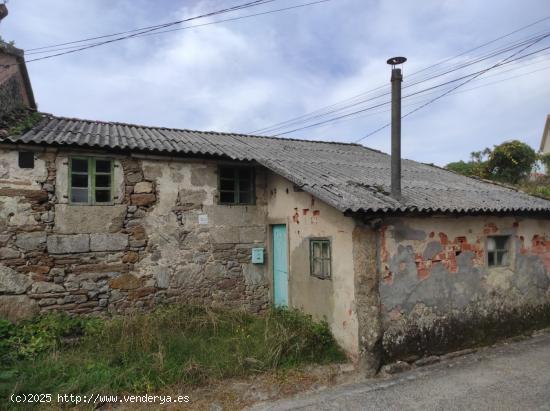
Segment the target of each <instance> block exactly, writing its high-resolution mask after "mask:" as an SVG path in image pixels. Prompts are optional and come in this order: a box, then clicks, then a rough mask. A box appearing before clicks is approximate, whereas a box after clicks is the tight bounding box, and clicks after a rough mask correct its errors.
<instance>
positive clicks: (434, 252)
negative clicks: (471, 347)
mask: <svg viewBox="0 0 550 411" xmlns="http://www.w3.org/2000/svg"><path fill="white" fill-rule="evenodd" d="M5 117H6V116H5ZM7 118H8V119H9V121H7V120H5V121H4V122H3V123H0V124H3V128H4V129H3V130H1V131H0V315H2V316H7V317H8V318H12V319H17V318H20V317H24V316H28V315H33V314H35V313H38V312H49V311H52V310H56V311H65V312H68V313H72V314H92V313H102V312H113V313H115V312H126V311H128V310H133V309H148V308H151V307H154V306H156V305H158V304H164V303H170V302H173V301H183V302H187V303H192V304H209V305H215V306H222V307H230V308H243V309H246V310H249V311H252V312H262V311H264V310H266V309H267V308H268V307H270V306H272V305H276V306H283V307H285V306H290V307H298V308H301V309H302V310H304V311H305V312H307V313H310V314H312V315H313V316H314V317H315V318H318V319H322V318H324V319H326V321H327V322H328V323H329V325H330V327H331V330H332V332H333V333H334V336H335V338H336V339H337V341H338V342H339V343H340V345H341V346H342V347H343V348H344V349H345V350H346V351H347V352H348V354H349V356H350V357H351V358H352V359H354V360H355V361H360V362H361V363H362V364H363V365H364V366H365V367H366V369H368V370H376V369H377V368H378V366H379V364H380V359H381V357H382V356H385V357H386V358H405V357H406V356H410V355H419V354H422V353H426V352H431V351H430V350H432V351H434V350H435V351H437V350H445V349H447V348H452V347H454V346H455V345H456V344H461V343H464V342H466V340H467V339H468V336H470V335H471V333H472V332H476V331H477V330H479V327H482V326H484V325H487V326H488V329H491V330H494V329H502V328H504V329H506V327H519V328H521V321H524V322H534V323H537V322H542V321H545V320H548V319H549V317H550V306H549V302H550V221H549V215H550V214H549V212H550V202H549V201H546V200H543V199H540V198H537V197H532V196H529V195H527V194H524V193H522V192H519V191H517V190H515V189H513V188H509V187H505V186H502V185H497V184H494V183H490V182H486V181H481V180H477V179H472V178H467V177H464V176H460V175H457V174H454V173H452V172H450V171H447V170H444V169H441V168H438V167H435V166H433V165H427V164H421V163H418V162H415V161H410V160H403V161H402V167H403V168H402V186H403V191H402V198H401V199H400V200H399V201H398V200H396V199H394V198H392V197H391V196H390V194H389V191H390V157H389V156H388V155H387V154H384V153H382V152H379V151H376V150H371V149H369V148H367V147H364V146H361V145H357V144H343V143H329V142H314V141H304V140H293V139H280V138H273V137H260V136H248V135H241V134H230V133H217V132H201V131H191V130H176V129H168V128H161V127H145V126H138V125H131V124H122V123H109V122H100V121H91V120H81V119H71V118H63V117H57V116H53V115H50V114H44V113H36V112H35V111H33V110H29V109H17V110H15V111H12V112H11V113H10V115H9V116H7ZM22 125H25V127H23V126H22ZM518 321H520V322H518ZM495 324H496V328H495Z"/></svg>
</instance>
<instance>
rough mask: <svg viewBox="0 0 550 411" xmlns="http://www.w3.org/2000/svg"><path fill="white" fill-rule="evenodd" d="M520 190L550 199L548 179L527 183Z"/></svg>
mask: <svg viewBox="0 0 550 411" xmlns="http://www.w3.org/2000/svg"><path fill="white" fill-rule="evenodd" d="M519 188H520V189H521V190H523V191H525V192H527V193H528V194H532V195H536V196H538V197H544V198H548V199H550V179H548V178H544V179H539V180H537V181H528V182H525V183H523V184H521V185H520V186H519Z"/></svg>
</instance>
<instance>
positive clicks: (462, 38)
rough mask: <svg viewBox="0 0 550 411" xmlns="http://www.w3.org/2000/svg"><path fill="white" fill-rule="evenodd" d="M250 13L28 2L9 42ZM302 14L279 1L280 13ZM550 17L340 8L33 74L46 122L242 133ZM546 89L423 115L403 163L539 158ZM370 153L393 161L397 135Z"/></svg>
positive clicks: (345, 125) (490, 7) (342, 135)
mask: <svg viewBox="0 0 550 411" xmlns="http://www.w3.org/2000/svg"><path fill="white" fill-rule="evenodd" d="M241 2H242V1H237V0H231V2H228V1H226V0H224V1H221V0H217V1H215V0H203V1H199V0H196V1H190V2H186V3H185V7H183V8H182V7H181V3H180V2H175V1H169V0H161V1H158V2H157V1H156V2H154V3H153V2H149V1H144V0H139V1H130V0H124V1H117V2H112V1H106V0H101V1H96V2H84V1H73V0H49V1H46V0H32V1H31V0H18V1H14V2H11V3H9V8H10V15H9V17H8V18H7V19H6V20H5V22H3V23H2V26H1V27H0V30H1V31H2V35H3V37H4V38H7V39H15V40H16V42H17V45H19V46H21V47H35V46H40V45H44V44H51V43H56V42H61V41H66V40H73V39H77V38H82V37H86V36H89V35H91V34H92V35H93V34H103V33H109V32H116V31H121V30H127V29H131V28H135V27H141V26H146V25H151V24H158V23H161V22H165V21H170V20H174V19H179V18H183V17H188V16H192V15H196V14H199V13H202V12H205V11H209V10H213V9H218V8H221V7H225V6H227V5H228V4H238V3H241ZM296 3H298V1H297V0H281V1H279V2H276V5H277V6H280V7H284V6H285V5H291V4H296ZM276 5H275V3H274V5H272V6H270V7H269V8H271V7H276ZM496 6H498V7H496ZM546 6H547V5H546V1H545V0H531V1H525V2H522V3H519V2H514V1H513V0H505V1H499V2H496V1H490V2H479V1H475V0H468V1H458V0H447V1H437V0H430V1H424V2H402V1H398V0H391V1H388V0H384V1H381V0H379V1H365V0H333V1H331V2H330V3H326V4H323V5H318V6H314V7H309V8H302V9H297V10H294V11H290V12H284V13H280V14H273V15H269V16H264V17H257V18H252V19H246V20H242V21H240V22H234V23H226V24H220V25H211V26H207V27H203V28H197V29H193V30H183V31H179V32H174V33H168V34H164V35H160V36H152V37H146V38H143V39H133V40H128V41H125V42H121V43H117V44H113V45H108V46H105V47H102V48H97V49H93V50H89V51H86V52H83V53H77V54H73V55H67V56H63V57H59V58H54V59H50V60H45V61H43V62H35V63H30V64H29V70H30V74H31V80H32V82H33V86H34V91H35V94H36V97H37V100H38V103H39V105H40V109H42V110H43V111H47V112H53V113H55V114H58V115H67V116H74V117H82V118H93V119H103V120H116V121H123V122H133V123H138V124H152V125H160V126H168V127H183V128H197V129H216V130H220V131H242V132H244V131H251V130H254V129H257V128H260V127H264V126H268V125H271V124H273V123H277V122H279V121H283V120H287V119H289V118H292V117H295V116H298V115H301V114H303V113H305V112H308V111H311V110H315V109H317V108H318V107H322V106H325V105H328V104H332V103H335V102H337V101H339V100H342V99H345V98H347V97H349V96H353V95H356V94H359V93H361V92H363V91H365V90H369V89H372V88H373V87H376V86H378V85H381V84H382V85H386V87H387V85H388V81H389V75H390V73H389V67H388V66H387V65H386V64H385V60H386V59H387V58H388V57H391V56H392V55H394V54H397V55H399V54H403V55H406V56H407V57H408V58H409V62H408V63H407V64H406V65H405V68H404V73H405V80H406V81H407V79H408V77H407V76H408V75H410V73H412V72H414V71H415V70H417V69H419V68H421V67H423V66H426V65H428V64H431V63H433V62H435V61H438V60H440V59H441V58H444V57H447V56H451V55H455V54H457V53H458V52H461V51H463V50H466V49H468V48H471V47H473V46H475V45H477V44H479V43H482V42H484V41H486V40H488V39H491V38H494V37H496V36H498V35H500V34H502V33H505V32H507V31H510V30H512V29H513V28H516V27H518V26H521V25H524V24H527V23H529V22H531V21H534V20H536V19H537V18H541V16H542V15H544V13H545V12H546V9H547V7H546ZM264 8H265V9H267V8H268V7H264ZM259 10H260V9H258V11H259ZM254 11H256V9H254ZM547 26H548V24H546V27H547ZM542 28H544V25H541V26H540V27H538V28H534V29H533V31H535V29H538V30H541V29H542ZM547 43H548V42H547ZM547 43H545V45H548V44H547ZM541 46H543V44H541ZM29 57H30V56H29ZM513 74H514V72H512V73H511V75H513ZM545 76H546V77H547V73H546V72H544V71H542V72H540V73H536V74H533V75H529V76H526V77H522V78H518V79H515V80H512V81H508V82H503V83H500V84H498V85H494V86H490V87H486V88H481V89H478V90H474V91H471V92H467V93H461V94H457V95H455V96H449V97H446V98H445V99H442V100H441V101H439V102H437V103H435V104H433V105H430V106H429V107H427V108H426V109H424V110H422V111H420V112H418V113H415V114H414V115H413V116H411V117H410V118H407V119H406V120H404V123H403V145H404V147H403V149H404V154H405V156H407V157H409V158H414V159H417V160H420V161H425V162H434V163H437V164H444V163H446V162H449V161H453V160H457V159H459V158H464V159H465V158H467V157H468V155H469V153H470V152H471V151H473V150H478V149H481V148H483V147H485V146H491V145H493V144H497V143H499V142H501V141H503V140H505V139H510V138H519V139H522V140H524V141H526V142H528V143H529V144H531V145H532V146H534V147H538V139H539V138H540V133H541V132H542V126H543V121H544V117H545V116H546V114H548V105H547V101H548V97H549V94H550V86H549V85H548V82H546V81H544V79H545V78H546V77H545ZM497 79H498V78H495V80H497ZM404 84H407V83H406V82H405V83H404ZM479 84H482V83H481V82H480V83H479ZM472 86H474V83H472ZM465 87H467V86H465ZM376 102H378V101H375V102H373V103H376ZM381 110H383V109H381ZM404 111H405V110H404ZM389 118H390V115H389V113H388V112H385V113H379V114H375V115H373V113H372V112H369V113H365V116H363V117H359V118H357V119H354V120H349V121H339V122H335V123H334V124H329V125H326V126H324V127H319V128H315V129H309V130H304V131H302V132H298V133H294V134H291V135H290V136H292V137H302V138H310V139H324V140H338V141H351V140H353V139H357V138H359V137H361V136H363V135H365V134H366V133H367V132H369V131H371V130H373V129H376V128H377V127H379V126H381V125H383V124H385V123H386V122H387V121H388V120H389ZM363 143H364V144H366V145H369V146H372V147H374V148H380V149H383V150H386V151H387V150H388V148H389V129H386V130H384V131H383V132H381V133H379V134H377V135H374V136H372V137H370V138H368V139H366V140H365V141H364V142H363Z"/></svg>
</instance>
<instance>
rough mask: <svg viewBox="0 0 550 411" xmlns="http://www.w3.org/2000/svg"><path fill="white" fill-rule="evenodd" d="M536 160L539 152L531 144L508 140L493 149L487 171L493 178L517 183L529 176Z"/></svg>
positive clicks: (488, 175) (486, 167)
mask: <svg viewBox="0 0 550 411" xmlns="http://www.w3.org/2000/svg"><path fill="white" fill-rule="evenodd" d="M536 161H537V153H536V152H535V150H533V149H532V148H531V147H530V146H529V145H527V144H525V143H522V142H521V141H518V140H512V141H506V142H504V143H502V144H500V145H498V146H495V147H494V148H493V150H492V151H491V154H490V155H489V159H488V160H487V163H486V166H485V173H486V175H487V177H489V178H491V179H493V180H496V181H502V182H506V183H512V184H517V183H519V182H520V181H522V180H524V179H526V178H527V177H528V176H529V173H530V172H531V170H532V169H533V166H534V165H535V162H536Z"/></svg>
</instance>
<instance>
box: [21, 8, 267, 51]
mask: <svg viewBox="0 0 550 411" xmlns="http://www.w3.org/2000/svg"><path fill="white" fill-rule="evenodd" d="M274 1H278V0H254V1H250V2H247V3H243V4H239V5H236V6H233V7H227V8H225V9H221V10H217V11H214V12H210V13H206V14H202V15H199V16H195V17H191V18H187V19H183V20H176V21H171V22H168V23H161V24H156V25H153V26H146V27H140V28H137V29H132V30H127V31H120V32H117V33H111V34H103V35H101V36H95V37H88V38H85V39H79V40H73V41H67V42H64V43H57V44H50V45H48V46H41V47H34V48H29V49H26V51H27V52H32V51H37V50H44V49H51V48H56V47H61V46H67V45H70V44H79V43H85V42H87V41H92V40H99V39H106V38H109V37H115V36H121V35H126V34H130V33H136V32H144V31H146V30H151V29H152V30H156V29H161V28H164V27H167V26H171V25H174V24H181V23H185V22H187V21H190V20H196V19H199V18H204V17H210V16H213V15H217V14H223V13H228V12H231V11H236V10H240V9H243V8H249V7H255V6H260V5H263V4H266V3H272V2H274Z"/></svg>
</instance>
